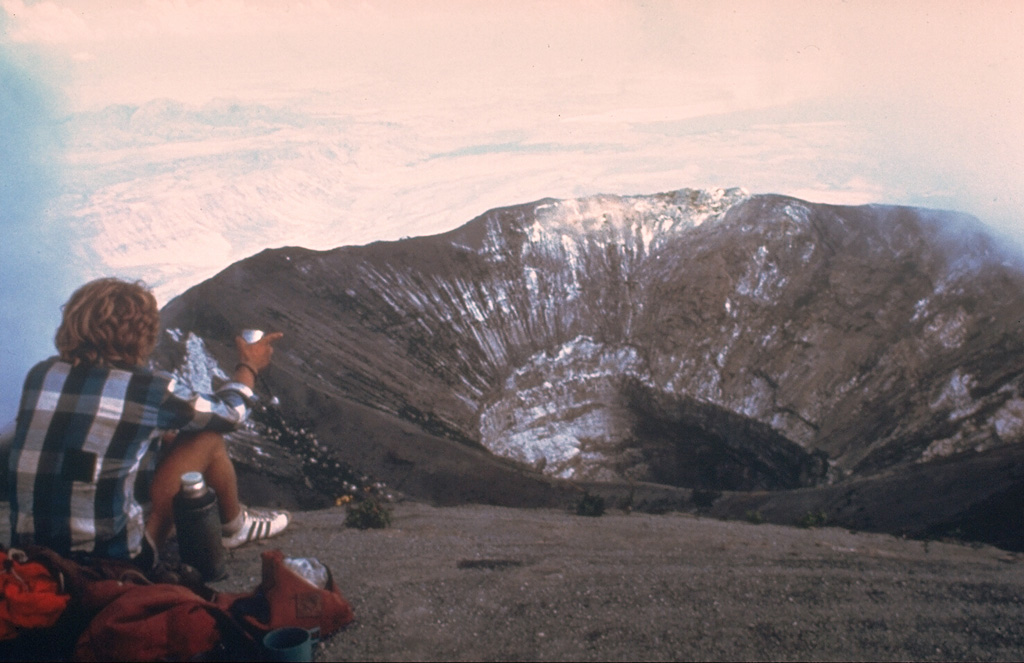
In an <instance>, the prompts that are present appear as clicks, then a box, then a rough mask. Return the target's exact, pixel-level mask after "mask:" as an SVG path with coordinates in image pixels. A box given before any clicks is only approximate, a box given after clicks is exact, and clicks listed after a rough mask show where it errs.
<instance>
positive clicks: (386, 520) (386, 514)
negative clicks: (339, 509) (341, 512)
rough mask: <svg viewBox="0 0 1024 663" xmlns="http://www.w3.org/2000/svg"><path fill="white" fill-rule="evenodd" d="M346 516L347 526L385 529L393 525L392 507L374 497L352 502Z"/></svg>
mask: <svg viewBox="0 0 1024 663" xmlns="http://www.w3.org/2000/svg"><path fill="white" fill-rule="evenodd" d="M347 511H348V513H347V514H346V516H345V526H346V527H355V528H356V529H384V528H385V527H388V526H389V525H391V507H389V506H388V505H387V504H384V503H383V502H380V501H378V500H376V499H374V498H372V497H368V498H366V499H364V500H363V501H361V502H357V503H355V504H351V505H350V506H349V507H348V509H347Z"/></svg>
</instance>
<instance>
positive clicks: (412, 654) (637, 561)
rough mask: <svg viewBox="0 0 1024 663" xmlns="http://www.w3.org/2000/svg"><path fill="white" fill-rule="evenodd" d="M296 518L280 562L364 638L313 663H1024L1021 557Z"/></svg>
mask: <svg viewBox="0 0 1024 663" xmlns="http://www.w3.org/2000/svg"><path fill="white" fill-rule="evenodd" d="M344 516H345V511H344V509H342V508H336V509H327V510H322V511H307V512H300V513H296V514H295V518H294V524H293V525H292V526H291V527H290V528H289V530H288V531H287V532H285V533H284V534H283V535H282V536H280V537H279V538H277V539H273V540H271V541H270V542H265V543H262V544H257V545H250V546H247V547H243V548H241V549H239V550H236V551H234V552H233V553H232V554H231V561H230V566H229V569H230V573H231V575H230V577H229V578H228V579H227V580H225V581H222V582H220V583H217V584H216V585H215V587H217V588H218V589H221V590H224V591H246V590H250V589H252V588H254V587H255V586H256V585H257V584H258V583H259V577H260V559H259V553H260V552H261V551H262V550H265V549H266V548H267V547H277V548H280V549H281V550H283V551H284V552H285V554H286V555H288V556H291V557H316V558H318V559H320V560H321V561H322V562H324V563H325V564H327V565H328V566H329V567H330V568H331V569H332V571H333V573H334V575H335V578H336V580H337V582H338V584H339V586H340V587H341V590H342V592H343V593H344V594H345V595H346V597H347V598H348V599H349V601H350V602H351V603H352V605H353V607H354V608H355V611H356V622H354V623H353V624H352V625H350V626H349V627H348V628H347V629H345V630H344V631H342V632H340V633H338V634H337V635H335V636H333V637H332V638H329V639H328V640H327V641H326V642H324V643H323V644H322V645H321V646H320V648H319V649H318V650H317V652H316V654H315V658H316V659H317V660H325V661H326V660H338V661H357V660H409V661H411V660H464V661H474V660H482V661H495V660H567V661H569V660H593V661H598V660H630V661H632V660H751V659H754V660H809V659H810V660H908V659H915V660H950V659H955V660H1021V659H1024V625H1022V623H1021V617H1022V608H1024V555H1021V554H1020V553H1012V552H1006V551H1004V550H1001V549H998V548H993V547H989V546H980V545H976V546H969V545H963V544H955V543H940V542H934V541H933V542H922V541H914V540H907V539H901V538H896V537H893V536H889V535H884V534H869V533H851V532H849V531H846V530H843V529H839V528H820V529H800V528H796V527H784V526H778V525H770V524H762V525H754V524H750V523H746V522H741V521H721V520H715V519H710V518H701V517H697V516H694V515H692V514H683V513H669V514H665V515H651V514H640V513H633V514H626V513H623V512H621V511H617V510H615V511H611V512H609V513H607V514H606V515H604V516H602V517H598V518H591V517H581V516H576V515H574V514H569V513H566V512H564V511H559V510H553V509H509V508H501V507H490V506H458V507H447V508H436V507H431V506H426V505H423V504H419V503H413V502H404V503H401V504H398V505H396V506H395V508H394V518H393V522H392V525H391V527H389V528H387V529H380V530H355V529H351V528H346V527H345V526H344V524H343V521H344Z"/></svg>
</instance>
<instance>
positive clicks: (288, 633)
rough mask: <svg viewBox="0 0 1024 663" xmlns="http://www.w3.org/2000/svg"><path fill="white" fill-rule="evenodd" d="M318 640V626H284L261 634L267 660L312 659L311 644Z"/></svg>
mask: <svg viewBox="0 0 1024 663" xmlns="http://www.w3.org/2000/svg"><path fill="white" fill-rule="evenodd" d="M319 641H320V629H319V628H314V629H311V630H308V631H307V630H306V629H304V628H299V627H297V626H286V627H285V628H275V629H274V630H273V631H271V632H270V633H267V634H266V635H265V636H263V651H264V653H265V654H266V660H268V661H312V660H313V645H314V644H316V643H317V642H319Z"/></svg>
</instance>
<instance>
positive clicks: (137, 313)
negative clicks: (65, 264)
mask: <svg viewBox="0 0 1024 663" xmlns="http://www.w3.org/2000/svg"><path fill="white" fill-rule="evenodd" d="M159 329H160V311H159V310H158V309H157V306H156V298H155V297H154V296H153V293H152V292H150V291H149V288H147V287H146V285H145V284H144V283H142V282H141V281H136V282H134V283H132V282H129V281H122V280H121V279H116V278H102V279H96V280H95V281H91V282H89V283H86V284H85V285H83V286H82V287H81V288H79V289H78V290H76V291H75V294H73V295H71V299H69V300H68V302H67V304H65V305H64V306H63V320H62V321H61V324H60V328H59V329H58V330H57V337H56V339H55V342H56V345H57V351H58V352H60V358H61V359H63V360H64V361H68V362H71V363H72V364H75V365H76V366H77V365H78V364H82V363H85V364H100V365H110V364H117V365H127V366H138V365H140V364H142V363H143V362H144V361H145V360H146V358H147V357H149V355H150V353H151V352H153V348H154V347H156V339H157V333H158V332H159Z"/></svg>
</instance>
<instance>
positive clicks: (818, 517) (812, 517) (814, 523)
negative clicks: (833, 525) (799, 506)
mask: <svg viewBox="0 0 1024 663" xmlns="http://www.w3.org/2000/svg"><path fill="white" fill-rule="evenodd" d="M827 522H828V516H826V515H825V512H824V511H808V512H807V513H805V514H804V515H802V516H800V518H799V520H797V521H796V524H797V526H798V527H803V528H805V529H809V528H811V527H823V526H824V525H825V523H827Z"/></svg>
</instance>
